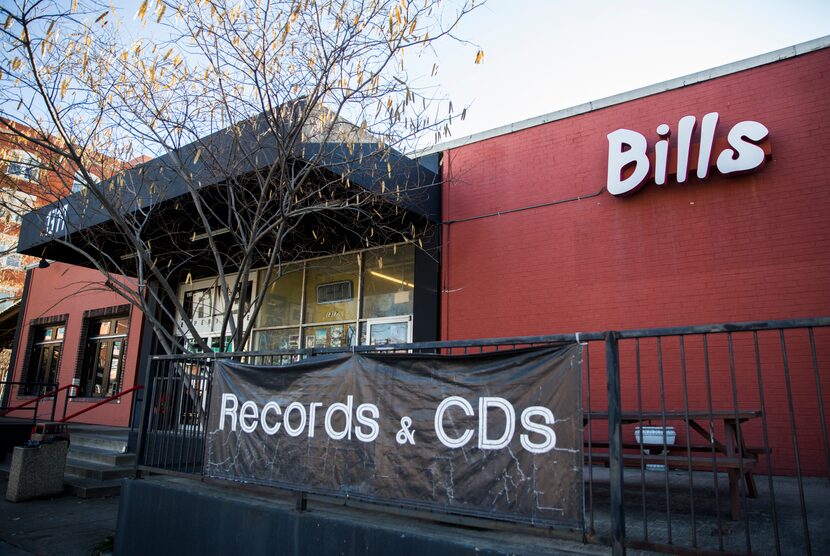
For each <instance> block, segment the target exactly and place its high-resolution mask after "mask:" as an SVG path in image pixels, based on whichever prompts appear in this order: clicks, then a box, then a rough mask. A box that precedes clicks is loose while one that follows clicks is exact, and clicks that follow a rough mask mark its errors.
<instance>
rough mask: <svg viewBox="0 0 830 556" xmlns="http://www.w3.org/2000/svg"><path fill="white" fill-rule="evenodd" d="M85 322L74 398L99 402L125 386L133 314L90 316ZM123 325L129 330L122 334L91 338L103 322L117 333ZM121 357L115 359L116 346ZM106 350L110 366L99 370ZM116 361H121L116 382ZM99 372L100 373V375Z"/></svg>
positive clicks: (98, 335) (118, 313)
mask: <svg viewBox="0 0 830 556" xmlns="http://www.w3.org/2000/svg"><path fill="white" fill-rule="evenodd" d="M84 320H85V322H84V327H85V332H86V334H85V338H84V339H83V345H82V350H81V353H80V354H79V358H78V359H79V361H80V366H79V368H78V371H77V373H76V376H75V378H76V382H77V388H76V393H75V395H74V396H73V397H74V398H87V399H98V398H107V397H109V396H112V395H115V394H117V393H118V392H119V391H120V389H121V387H122V385H123V383H124V369H125V367H126V359H127V343H128V340H129V336H130V313H129V312H128V311H127V312H116V313H112V314H105V315H96V316H87V317H86V318H85V319H84ZM119 321H123V322H124V325H125V327H126V329H125V331H124V332H123V333H107V334H100V333H99V334H96V335H92V334H90V331H91V330H94V327H95V326H99V328H98V330H100V324H101V323H104V322H110V323H111V326H112V327H113V329H114V330H117V326H118V322H119ZM119 342H120V345H119V346H118V349H119V350H120V351H119V354H118V355H117V356H115V355H114V351H115V349H116V343H119ZM104 346H106V360H107V365H105V367H102V368H100V369H99V365H98V363H100V361H101V360H100V354H101V348H102V347H104ZM114 357H117V358H118V363H117V368H116V373H115V378H114V379H113V378H112V376H111V375H112V364H113V361H114ZM99 371H100V373H99ZM99 374H100V377H101V384H100V392H96V391H95V390H96V388H97V387H98V386H99V384H98V377H99Z"/></svg>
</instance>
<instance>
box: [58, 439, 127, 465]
mask: <svg viewBox="0 0 830 556" xmlns="http://www.w3.org/2000/svg"><path fill="white" fill-rule="evenodd" d="M67 457H68V458H69V459H72V460H75V461H86V462H89V463H103V464H106V465H115V466H125V465H133V464H134V463H135V454H132V453H123V452H115V451H112V450H105V449H102V448H93V447H90V446H78V445H77V444H70V445H69V453H68V454H67Z"/></svg>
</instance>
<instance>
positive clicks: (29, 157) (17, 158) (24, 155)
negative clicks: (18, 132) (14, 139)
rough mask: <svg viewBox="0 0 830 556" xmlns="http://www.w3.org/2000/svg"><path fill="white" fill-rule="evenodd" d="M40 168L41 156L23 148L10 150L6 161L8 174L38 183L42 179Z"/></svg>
mask: <svg viewBox="0 0 830 556" xmlns="http://www.w3.org/2000/svg"><path fill="white" fill-rule="evenodd" d="M18 167H20V168H21V169H18ZM40 170H41V169H40V157H38V156H35V155H33V154H32V153H30V152H29V151H25V150H22V149H12V150H11V151H9V155H8V159H7V161H6V175H7V176H10V177H13V178H17V179H21V180H26V181H28V182H32V183H36V182H38V181H40Z"/></svg>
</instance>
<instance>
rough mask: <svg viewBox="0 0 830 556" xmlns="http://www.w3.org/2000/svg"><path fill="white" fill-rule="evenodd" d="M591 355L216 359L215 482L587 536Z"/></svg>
mask: <svg viewBox="0 0 830 556" xmlns="http://www.w3.org/2000/svg"><path fill="white" fill-rule="evenodd" d="M581 362H582V347H581V346H580V345H579V344H567V345H559V346H553V347H545V348H528V349H518V350H512V351H499V352H492V353H483V354H477V355H464V356H442V355H423V354H390V353H387V354H383V353H371V354H368V353H344V354H336V355H328V356H316V357H313V358H310V359H308V360H305V361H301V362H298V363H293V364H290V365H287V366H279V367H277V366H261V365H257V366H254V365H246V364H242V363H237V362H233V361H227V360H221V359H220V360H217V361H216V362H215V366H214V378H213V387H212V391H211V399H210V417H209V420H208V429H207V442H206V447H205V451H206V457H205V461H206V462H207V463H206V465H205V474H206V475H207V476H209V477H214V478H220V479H229V480H234V481H242V482H249V483H257V484H264V485H272V486H277V487H287V488H291V489H303V490H305V491H308V492H316V493H321V494H334V495H338V496H348V497H351V498H356V499H362V500H369V501H382V502H386V503H397V504H403V505H409V506H413V507H420V508H428V509H431V510H437V511H444V512H450V513H461V514H467V515H474V516H483V517H492V518H496V519H509V520H513V521H522V522H530V523H538V524H553V523H567V524H569V525H572V526H579V527H581V524H582V515H583V514H582V504H583V501H582V496H583V494H582V466H583V460H582V407H581V405H582V404H581V400H582V394H581V385H582V377H581Z"/></svg>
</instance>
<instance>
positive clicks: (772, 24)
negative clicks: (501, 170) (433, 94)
mask: <svg viewBox="0 0 830 556" xmlns="http://www.w3.org/2000/svg"><path fill="white" fill-rule="evenodd" d="M460 34H461V35H462V36H463V37H464V38H466V39H469V40H472V41H474V42H475V43H476V44H478V45H480V46H481V47H482V48H483V50H484V53H485V58H484V63H483V64H480V65H476V64H474V62H473V61H474V58H475V52H476V48H474V47H472V46H466V47H465V46H463V45H459V44H452V43H446V44H444V45H442V46H441V47H440V48H439V49H438V50H437V52H436V54H437V56H438V59H439V63H440V74H439V75H440V80H441V88H442V91H443V92H444V93H445V94H447V95H448V96H449V97H450V98H451V99H452V101H453V103H454V105H455V106H459V105H460V106H466V105H470V108H469V110H468V112H467V117H466V119H465V120H464V121H459V120H457V119H456V120H455V121H454V123H453V126H452V128H451V130H452V139H460V138H463V137H464V136H467V135H470V134H473V133H478V132H481V131H486V130H488V129H492V128H495V127H499V126H501V125H505V124H509V123H512V122H516V121H519V120H523V119H527V118H532V117H534V116H540V115H543V114H547V113H549V112H553V111H556V110H560V109H563V108H568V107H570V106H575V105H578V104H582V103H584V102H588V101H592V100H597V99H600V98H604V97H607V96H610V95H614V94H617V93H622V92H625V91H630V90H632V89H636V88H639V87H643V86H646V85H651V84H654V83H659V82H661V81H666V80H668V79H672V78H675V77H680V76H683V75H687V74H690V73H695V72H697V71H701V70H705V69H708V68H712V67H716V66H720V65H723V64H727V63H730V62H735V61H738V60H743V59H745V58H749V57H752V56H755V55H758V54H764V53H767V52H771V51H773V50H777V49H780V48H784V47H787V46H791V45H793V44H797V43H801V42H805V41H808V40H811V39H815V38H818V37H822V36H825V35H830V1H828V0H823V1H817V0H778V1H772V0H754V1H745V0H740V1H730V0H719V1H716V0H694V1H685V2H683V1H680V0H674V1H673V0H663V1H662V2H655V1H641V0H620V1H616V2H615V1H612V0H581V1H570V2H566V1H559V0H488V2H487V3H486V4H485V5H483V6H482V7H480V8H479V9H477V10H476V11H474V12H473V13H472V14H470V15H469V17H468V18H467V19H466V20H465V21H463V22H462V27H461V32H460Z"/></svg>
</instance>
